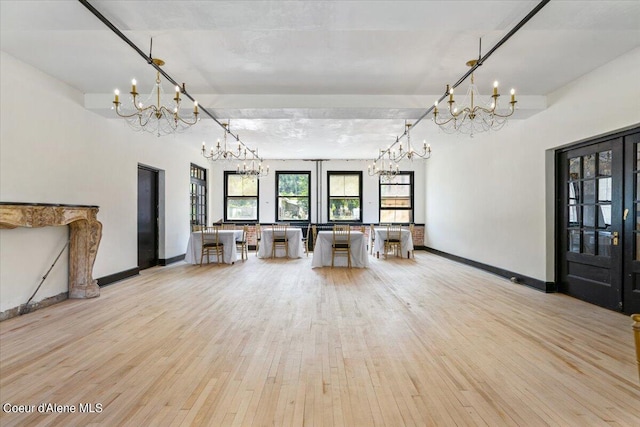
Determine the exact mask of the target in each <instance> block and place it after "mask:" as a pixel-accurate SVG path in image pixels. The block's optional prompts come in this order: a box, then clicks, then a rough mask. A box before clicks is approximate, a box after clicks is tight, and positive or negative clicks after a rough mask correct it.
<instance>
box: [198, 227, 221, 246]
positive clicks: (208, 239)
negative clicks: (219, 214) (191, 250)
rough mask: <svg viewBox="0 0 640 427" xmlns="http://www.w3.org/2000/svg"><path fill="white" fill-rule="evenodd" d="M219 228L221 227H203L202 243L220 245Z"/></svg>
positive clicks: (201, 230)
mask: <svg viewBox="0 0 640 427" xmlns="http://www.w3.org/2000/svg"><path fill="white" fill-rule="evenodd" d="M218 230H219V227H204V226H203V227H202V228H201V229H200V232H201V233H202V245H203V246H204V245H211V244H215V245H218V243H219V242H220V241H219V240H218Z"/></svg>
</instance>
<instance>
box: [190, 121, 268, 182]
mask: <svg viewBox="0 0 640 427" xmlns="http://www.w3.org/2000/svg"><path fill="white" fill-rule="evenodd" d="M230 123H231V120H229V121H227V123H220V125H221V126H222V128H223V129H224V135H223V137H222V142H221V141H220V139H218V141H217V144H216V146H215V147H211V149H210V150H209V151H208V152H207V148H206V144H205V143H204V142H203V143H202V156H203V157H204V158H205V159H207V160H211V161H212V162H213V161H217V160H220V161H244V163H243V164H242V165H240V164H238V167H237V173H238V174H240V175H247V176H254V177H257V178H263V177H265V176H267V175H268V174H269V166H266V167H263V166H262V159H261V158H260V156H259V155H258V150H257V149H255V150H252V149H250V148H248V147H247V146H246V145H244V144H243V143H242V142H241V141H240V136H239V135H237V134H236V135H234V134H233V133H231V130H230V129H229V126H230ZM227 135H231V136H232V137H233V138H235V140H236V141H238V148H237V149H231V148H230V144H227ZM247 161H248V162H249V164H248V165H247Z"/></svg>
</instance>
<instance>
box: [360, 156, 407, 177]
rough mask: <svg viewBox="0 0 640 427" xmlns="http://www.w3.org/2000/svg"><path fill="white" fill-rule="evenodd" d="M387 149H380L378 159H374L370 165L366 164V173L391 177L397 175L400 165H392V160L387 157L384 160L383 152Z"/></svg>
mask: <svg viewBox="0 0 640 427" xmlns="http://www.w3.org/2000/svg"><path fill="white" fill-rule="evenodd" d="M385 151H387V150H380V155H381V157H379V158H378V159H376V160H374V161H373V162H372V163H371V165H369V166H367V173H368V174H369V176H381V177H387V178H393V177H394V176H396V175H398V172H400V166H399V165H397V164H396V165H394V162H393V161H391V160H389V159H387V162H385V159H384V153H385Z"/></svg>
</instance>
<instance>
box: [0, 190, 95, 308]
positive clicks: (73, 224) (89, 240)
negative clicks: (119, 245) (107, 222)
mask: <svg viewBox="0 0 640 427" xmlns="http://www.w3.org/2000/svg"><path fill="white" fill-rule="evenodd" d="M97 216H98V207H97V206H78V205H52V204H39V203H7V202H0V228H16V227H30V228H36V227H48V226H63V225H68V226H69V229H70V236H69V298H93V297H97V296H99V295H100V288H99V287H98V282H97V281H96V280H94V279H93V264H94V262H95V260H96V255H97V254H98V246H99V245H100V239H101V237H102V224H101V223H100V221H98V219H97Z"/></svg>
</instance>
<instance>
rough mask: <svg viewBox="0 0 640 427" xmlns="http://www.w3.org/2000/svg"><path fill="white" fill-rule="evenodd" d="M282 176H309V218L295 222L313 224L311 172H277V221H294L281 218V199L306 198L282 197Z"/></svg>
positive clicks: (307, 197)
mask: <svg viewBox="0 0 640 427" xmlns="http://www.w3.org/2000/svg"><path fill="white" fill-rule="evenodd" d="M281 175H307V178H308V182H309V187H308V188H307V196H306V199H307V206H308V207H309V211H308V213H307V214H308V218H307V219H300V220H295V222H302V223H307V222H311V171H276V189H275V196H276V207H275V208H276V216H275V218H276V221H278V222H281V221H292V220H290V219H286V218H280V197H296V198H300V199H302V198H305V197H304V196H280V176H281Z"/></svg>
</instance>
